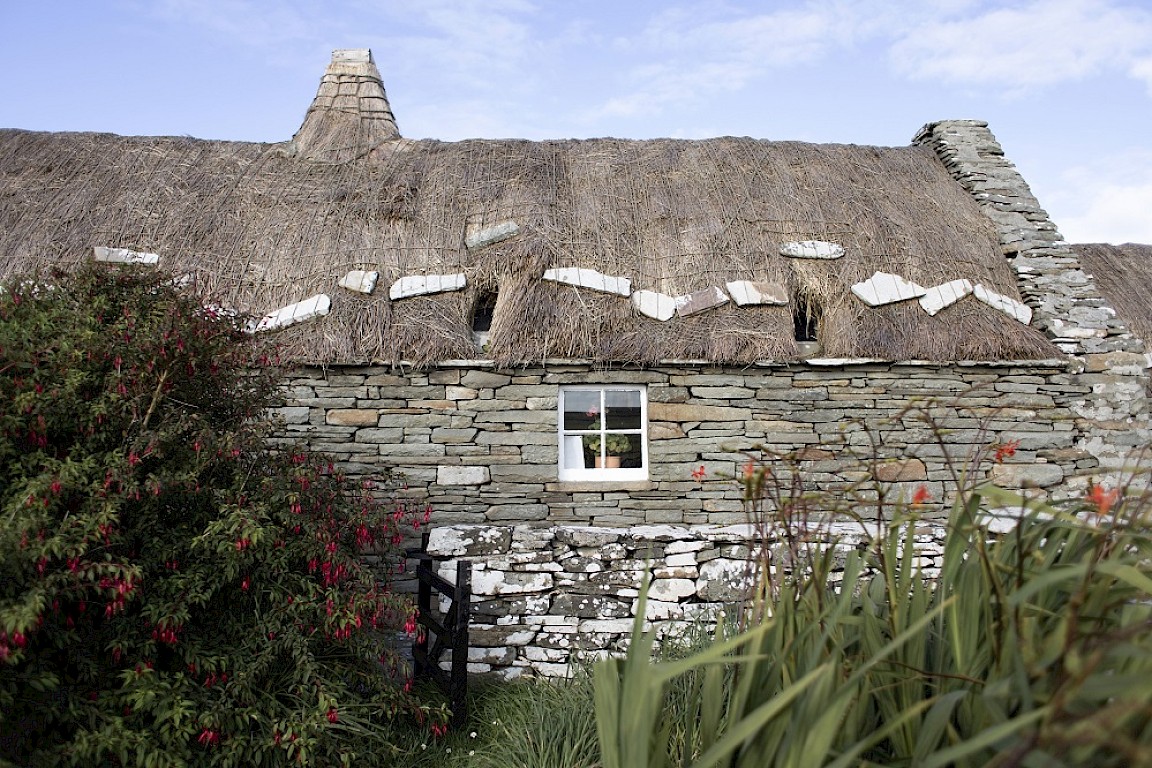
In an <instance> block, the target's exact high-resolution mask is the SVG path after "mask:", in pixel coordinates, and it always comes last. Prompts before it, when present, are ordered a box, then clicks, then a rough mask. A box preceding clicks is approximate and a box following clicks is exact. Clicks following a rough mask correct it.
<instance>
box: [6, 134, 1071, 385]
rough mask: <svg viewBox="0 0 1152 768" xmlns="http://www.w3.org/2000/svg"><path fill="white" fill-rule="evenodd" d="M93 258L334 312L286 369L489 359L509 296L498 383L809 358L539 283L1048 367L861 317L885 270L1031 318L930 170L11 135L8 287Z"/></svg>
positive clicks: (985, 243) (883, 316) (724, 150)
mask: <svg viewBox="0 0 1152 768" xmlns="http://www.w3.org/2000/svg"><path fill="white" fill-rule="evenodd" d="M506 220H514V221H516V222H517V223H518V224H519V225H520V227H521V234H520V235H518V236H517V237H515V238H513V239H511V240H506V241H504V242H502V243H498V244H496V245H493V246H490V247H487V248H482V249H479V250H477V251H474V252H470V251H469V250H468V249H467V248H466V247H465V246H464V236H465V228H466V227H467V226H468V225H469V224H471V225H474V226H484V225H492V224H496V223H499V222H502V221H506ZM807 239H820V240H832V241H835V242H839V243H842V244H843V245H844V246H845V247H846V249H847V256H846V257H845V258H843V259H840V260H838V261H828V262H816V261H798V260H793V259H787V258H784V257H782V256H780V255H779V254H778V248H779V245H780V243H781V242H784V241H788V240H807ZM97 245H107V246H117V247H127V248H131V249H134V250H139V251H148V252H155V253H159V254H161V257H162V259H161V265H162V266H165V267H167V268H169V269H171V270H174V271H177V272H193V273H195V274H196V275H197V277H198V279H199V282H200V287H201V288H202V289H203V290H205V291H206V292H207V293H208V294H209V295H211V296H213V297H215V299H216V300H217V301H219V302H220V303H222V304H225V305H228V306H232V307H235V308H237V309H241V310H244V311H250V312H253V313H256V314H263V313H264V312H267V311H270V310H273V309H276V308H278V307H280V306H283V305H286V304H289V303H292V302H294V301H298V300H300V299H302V298H304V297H307V296H309V295H312V294H314V293H319V292H324V293H328V294H330V295H331V296H332V297H333V300H332V304H333V312H332V314H331V315H330V316H328V317H326V318H324V319H321V320H318V321H314V322H311V323H308V324H304V325H302V326H297V327H294V328H291V329H288V330H286V331H284V332H283V333H282V334H281V335H280V340H281V341H282V342H283V344H284V347H285V351H286V353H287V354H289V355H290V356H293V357H295V358H297V359H300V360H307V361H313V362H335V361H344V362H353V361H355V362H363V361H397V360H410V361H414V362H416V363H417V364H427V363H429V362H433V361H436V360H440V359H448V358H468V357H475V356H477V353H476V351H475V349H474V347H473V345H472V341H471V317H472V313H473V311H474V308H475V306H476V304H477V302H479V301H480V300H481V298H482V296H484V294H486V293H490V292H493V291H498V292H499V302H498V304H497V308H496V313H495V318H494V321H493V327H492V337H491V346H490V351H491V355H492V356H493V357H494V358H496V359H497V360H498V361H499V362H502V363H519V362H527V361H533V360H540V359H542V358H545V357H582V358H591V359H594V360H597V361H604V362H608V361H632V362H651V361H655V360H659V359H669V358H681V359H683V358H705V359H710V360H715V361H717V362H732V363H747V362H751V361H755V360H762V359H768V360H789V359H795V358H796V357H797V348H796V345H795V342H794V340H793V321H792V315H791V307H762V308H736V307H734V306H731V305H730V306H727V307H724V308H721V309H719V310H715V311H712V312H706V313H703V314H701V315H697V316H693V317H689V318H674V319H673V320H671V321H669V322H667V323H660V322H658V321H656V320H652V319H649V318H646V317H643V316H640V315H638V314H637V313H635V312H634V311H633V310H632V308H631V305H630V304H629V302H628V300H627V299H625V298H622V297H616V296H610V295H606V294H596V293H592V292H590V291H587V290H583V289H576V288H572V287H568V286H561V285H557V284H553V283H548V282H544V281H542V280H541V279H540V278H541V275H542V273H543V271H544V270H545V269H547V268H549V267H568V266H573V267H589V268H594V269H598V270H600V271H601V272H604V273H607V274H611V275H620V276H625V277H629V278H631V279H632V285H633V289H634V290H639V289H649V290H655V291H661V292H663V293H666V294H669V295H673V296H675V295H680V294H685V293H689V292H691V291H694V290H697V289H700V288H704V287H707V286H711V285H718V286H723V285H724V283H725V282H726V281H727V280H735V279H750V280H765V281H766V280H775V281H780V282H782V283H784V284H785V285H786V286H787V288H788V290H789V291H790V292H792V293H793V294H794V295H799V294H803V295H805V296H807V297H809V299H811V300H812V301H814V302H815V303H816V304H818V306H819V307H820V309H821V311H822V315H823V319H822V323H821V327H820V341H821V343H822V346H823V349H824V352H825V354H827V355H831V356H838V357H839V356H844V357H852V356H862V357H883V358H890V359H931V360H950V359H1013V358H1034V357H1046V356H1051V355H1052V354H1053V353H1054V351H1053V348H1052V347H1050V346H1049V345H1048V344H1047V342H1045V341H1044V339H1043V337H1042V336H1041V335H1040V334H1039V333H1038V332H1036V331H1034V330H1033V329H1030V328H1027V327H1025V326H1022V325H1020V324H1019V323H1017V322H1015V321H1013V320H1011V319H1009V318H1007V317H1005V316H1004V315H1003V314H1001V313H999V312H997V311H995V310H993V309H991V308H989V307H987V306H985V305H983V304H980V303H978V302H976V301H975V300H974V299H971V298H969V299H965V300H963V301H961V302H960V303H958V304H956V305H954V306H952V307H949V308H948V309H945V310H944V311H943V312H941V313H940V314H939V315H938V316H936V317H935V318H933V317H929V316H928V315H927V314H926V313H924V312H923V311H922V310H921V309H920V308H919V306H917V304H916V303H915V302H905V303H903V304H900V305H895V306H888V307H882V308H879V309H871V308H868V307H867V306H866V305H864V304H862V303H861V302H860V301H859V300H858V299H856V298H855V297H854V296H852V295H851V294H850V292H849V288H850V286H851V285H852V284H853V283H855V282H857V281H860V280H864V279H866V278H868V277H870V276H871V275H872V273H873V272H875V271H877V270H881V271H885V272H893V273H896V274H900V275H902V276H903V277H905V278H907V279H910V280H914V281H916V282H918V283H920V284H921V285H924V286H931V285H935V284H939V283H942V282H945V281H947V280H952V279H956V278H968V279H970V280H972V281H973V282H981V283H983V284H985V285H986V286H988V287H989V288H991V289H992V290H995V291H997V292H999V293H1003V294H1006V295H1009V296H1013V297H1018V296H1019V293H1018V291H1017V288H1016V281H1015V278H1014V276H1013V274H1012V272H1011V270H1010V269H1009V267H1008V265H1007V263H1006V262H1005V260H1004V258H1003V257H1002V256H1001V254H1000V249H999V247H998V242H997V237H996V234H995V232H994V231H993V228H992V226H991V224H990V223H989V221H988V220H987V219H986V218H985V217H984V216H983V215H982V214H981V212H980V210H979V209H978V207H977V205H976V203H975V202H974V201H973V200H972V199H971V197H970V196H969V195H968V194H967V193H966V192H965V191H964V190H963V189H961V187H960V186H959V185H957V184H956V183H955V182H954V181H953V180H952V178H951V177H950V176H949V174H948V173H947V172H946V171H945V170H944V168H943V167H942V166H941V165H940V163H939V162H938V161H937V160H936V158H935V156H934V155H932V153H931V152H930V150H928V149H925V148H922V147H900V148H879V147H860V146H844V145H813V144H802V143H794V142H769V141H760V140H753V139H748V138H720V139H712V140H706V141H677V140H653V141H624V140H616V139H595V140H588V141H547V142H527V141H480V140H473V141H462V142H456V143H441V142H436V141H409V140H405V139H393V140H390V141H385V142H384V143H382V144H379V145H378V146H376V147H375V149H373V150H371V151H370V152H368V154H366V155H364V156H362V157H359V158H358V159H355V160H353V161H350V162H345V163H340V164H330V163H316V162H308V161H306V160H305V159H303V158H302V157H300V156H298V155H297V156H292V154H291V152H290V151H286V145H266V144H250V143H236V142H219V141H199V140H193V139H186V138H123V137H118V136H111V135H103V134H46V133H29V132H22V131H0V276H7V275H11V274H13V273H18V272H27V271H29V270H36V269H43V268H45V267H46V266H48V265H49V264H58V263H65V264H67V263H74V262H77V261H79V260H81V259H85V258H89V257H90V254H91V252H92V247H93V246H97ZM351 269H372V270H379V271H380V272H381V285H382V288H380V289H378V290H377V292H376V294H375V295H373V296H372V297H362V296H359V295H355V294H351V293H349V292H346V291H343V290H342V289H339V288H337V287H336V281H337V280H338V279H339V278H340V277H341V276H342V275H343V274H344V273H345V272H346V271H348V270H351ZM452 272H464V273H465V274H466V275H467V277H468V286H467V288H466V289H465V290H463V291H460V292H457V293H448V294H440V295H436V296H428V297H419V298H413V299H406V300H402V301H398V302H390V301H389V299H388V297H387V286H388V285H389V284H390V283H391V282H392V281H393V280H395V279H397V278H398V277H400V276H402V275H413V274H439V273H452Z"/></svg>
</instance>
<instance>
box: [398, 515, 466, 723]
mask: <svg viewBox="0 0 1152 768" xmlns="http://www.w3.org/2000/svg"><path fill="white" fill-rule="evenodd" d="M427 549H428V534H427V533H425V534H424V539H423V542H422V543H421V547H420V549H418V550H408V556H409V557H411V558H414V559H415V560H416V561H417V564H416V580H417V583H418V591H417V601H416V607H417V608H418V609H419V611H420V615H419V617H418V618H417V621H418V622H419V624H420V626H421V627H422V628H423V631H422V632H421V633H420V635H419V637H417V639H416V642H415V644H414V645H413V646H412V662H413V670H412V671H413V675H414V676H415V677H416V678H431V679H432V680H434V681H436V683H437V684H438V685H439V686H440V687H441V688H442V689H443V690H444V691H445V693H447V694H448V701H449V706H450V707H451V708H452V725H453V726H455V727H461V726H463V725H464V723H465V721H466V720H467V718H468V701H467V694H468V620H469V618H470V616H471V605H472V563H471V562H470V561H468V560H460V561H458V562H457V563H456V583H455V584H453V583H451V582H449V581H448V580H447V579H445V578H443V577H441V576H440V575H439V574H437V573H436V571H435V570H434V566H435V559H434V558H433V557H432V556H431V555H429V554H428V552H427ZM433 594H435V595H436V597H437V600H436V603H437V607H438V605H439V602H440V600H439V596H440V595H443V596H445V597H447V598H448V599H449V606H448V610H447V612H445V613H444V615H443V616H440V617H437V616H435V615H434V614H433V612H432V597H433ZM445 651H451V652H452V666H451V669H450V671H445V670H444V669H442V668H441V667H440V657H441V656H443V655H444V652H445Z"/></svg>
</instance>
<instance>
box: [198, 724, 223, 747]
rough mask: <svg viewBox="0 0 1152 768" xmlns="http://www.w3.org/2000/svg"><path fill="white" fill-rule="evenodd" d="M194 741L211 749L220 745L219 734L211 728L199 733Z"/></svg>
mask: <svg viewBox="0 0 1152 768" xmlns="http://www.w3.org/2000/svg"><path fill="white" fill-rule="evenodd" d="M196 741H198V742H200V743H201V744H203V745H204V746H206V747H211V746H214V745H216V744H219V743H220V734H219V733H217V732H216V731H214V730H212V729H211V728H205V729H204V730H202V731H200V735H199V736H197V737H196Z"/></svg>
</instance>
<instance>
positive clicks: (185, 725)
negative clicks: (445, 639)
mask: <svg viewBox="0 0 1152 768" xmlns="http://www.w3.org/2000/svg"><path fill="white" fill-rule="evenodd" d="M166 280H167V279H166V278H165V277H163V276H157V275H156V274H155V273H154V272H153V273H145V272H142V271H137V270H134V269H114V270H107V269H104V268H100V267H95V266H93V267H88V268H85V269H83V270H81V271H80V272H79V273H78V274H73V275H68V276H64V275H60V274H58V275H53V276H52V277H51V278H49V279H47V280H36V281H31V280H29V281H23V282H19V283H13V284H10V285H9V286H7V288H6V289H5V290H4V291H3V293H2V294H0V515H2V524H0V762H4V761H12V762H15V763H17V764H20V765H56V764H81V765H96V764H139V765H157V766H162V765H180V764H185V763H187V764H212V765H215V764H219V765H271V764H279V763H286V762H305V763H307V762H315V763H317V764H325V765H333V764H340V763H347V762H350V761H351V760H352V759H354V758H355V757H356V755H357V753H359V754H363V752H364V750H365V748H366V744H367V743H368V739H369V738H371V737H373V736H380V735H381V734H383V733H386V730H385V729H386V728H387V727H388V722H389V720H390V719H391V718H393V717H394V716H396V715H397V714H399V713H402V712H409V713H414V714H415V715H416V716H417V717H421V718H422V717H423V716H424V715H425V714H427V713H426V712H425V711H424V710H422V709H421V708H420V707H418V706H417V704H416V703H415V702H414V701H412V700H411V699H410V698H409V697H408V695H407V694H406V693H405V687H404V686H402V685H401V683H400V682H398V681H394V680H391V679H389V676H388V672H389V671H390V670H393V671H394V670H395V669H396V665H395V662H396V660H395V658H394V653H393V651H392V642H391V640H392V639H393V638H394V637H395V636H396V629H398V628H399V627H404V626H405V625H407V627H408V629H409V630H411V629H412V626H413V613H412V608H411V606H410V604H409V603H408V602H407V601H406V600H404V599H401V597H399V596H398V595H396V594H394V593H392V592H391V590H390V589H389V586H388V580H387V578H386V577H385V578H383V579H381V575H382V574H381V573H380V572H379V569H370V568H368V567H366V566H365V565H364V562H363V558H362V557H361V555H362V554H363V553H364V552H365V551H366V550H372V551H373V552H374V553H375V554H379V555H382V556H383V557H384V561H385V562H387V561H388V556H389V555H391V554H392V553H393V552H394V551H395V549H396V545H397V544H398V543H399V541H400V527H401V526H403V525H407V524H409V523H411V522H412V521H413V519H414V518H413V515H416V514H419V515H421V516H424V515H426V514H427V513H426V512H425V511H424V510H419V511H418V512H417V511H414V510H412V509H410V508H408V507H407V506H405V505H404V504H401V503H399V502H397V501H395V500H391V501H385V502H381V501H379V500H378V497H379V495H380V493H381V492H380V491H379V490H378V489H377V490H374V489H372V488H361V487H353V486H350V485H349V484H348V483H347V482H346V480H345V479H344V478H343V477H341V476H340V475H339V474H337V473H335V472H334V471H333V467H332V466H331V465H330V464H329V463H327V462H326V460H325V459H323V458H321V457H318V456H317V455H315V454H310V453H306V452H304V451H299V450H280V451H274V450H271V449H270V448H269V447H268V443H267V442H266V440H265V438H266V437H267V435H268V425H267V420H266V419H265V418H264V414H265V412H266V409H267V408H268V407H269V406H270V405H271V404H273V403H274V402H275V395H276V391H277V371H276V369H275V368H274V366H273V365H272V362H271V361H270V360H269V359H268V356H267V353H266V352H265V351H263V350H262V348H261V347H260V345H259V344H258V343H257V342H256V341H254V340H253V339H252V337H250V336H249V335H248V334H245V333H244V332H243V330H242V329H241V327H240V325H239V321H238V320H236V319H234V318H232V317H230V316H228V315H226V314H223V313H219V312H216V311H213V310H212V309H206V308H205V307H204V306H203V305H202V304H201V303H200V301H199V300H197V299H195V298H194V297H192V296H189V295H185V294H184V293H182V292H180V291H178V290H177V289H176V288H175V287H173V285H172V283H171V282H170V281H166ZM433 714H434V716H438V715H437V714H436V713H433ZM381 746H382V745H381V744H380V743H379V742H376V741H375V740H374V743H373V747H374V748H375V749H379V748H380V747H381Z"/></svg>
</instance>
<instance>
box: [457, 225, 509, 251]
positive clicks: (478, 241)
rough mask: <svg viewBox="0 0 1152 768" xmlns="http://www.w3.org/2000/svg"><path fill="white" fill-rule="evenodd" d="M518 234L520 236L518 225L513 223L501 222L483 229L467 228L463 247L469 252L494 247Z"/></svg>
mask: <svg viewBox="0 0 1152 768" xmlns="http://www.w3.org/2000/svg"><path fill="white" fill-rule="evenodd" d="M518 234H520V225H519V224H517V223H516V222H514V221H502V222H500V223H499V224H494V225H492V226H491V227H484V228H483V229H480V228H476V229H473V228H469V230H468V232H466V233H465V235H464V245H466V246H468V250H470V251H471V250H475V249H477V248H483V247H485V246H488V245H495V244H496V243H499V242H501V241H504V240H507V239H508V238H510V237H515V236H516V235H518Z"/></svg>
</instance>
